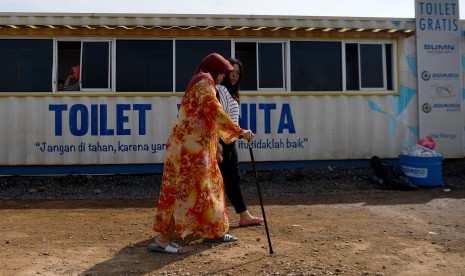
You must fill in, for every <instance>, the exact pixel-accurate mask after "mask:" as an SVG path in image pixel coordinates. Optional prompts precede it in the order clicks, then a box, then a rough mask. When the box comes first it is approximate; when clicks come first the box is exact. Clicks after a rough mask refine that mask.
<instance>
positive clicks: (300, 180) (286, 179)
mask: <svg viewBox="0 0 465 276" xmlns="http://www.w3.org/2000/svg"><path fill="white" fill-rule="evenodd" d="M442 174H443V185H444V186H443V187H437V188H439V189H442V188H448V189H455V190H465V159H450V160H445V161H444V162H443V168H442ZM258 178H259V183H260V187H261V191H262V194H265V195H266V194H270V195H280V194H306V195H318V194H320V195H321V194H323V195H324V194H355V193H368V192H376V191H380V190H381V188H380V185H379V184H378V183H377V182H376V181H374V180H373V170H372V169H371V167H312V168H298V169H274V170H264V171H259V172H258ZM241 181H242V185H241V186H242V189H243V193H244V195H245V196H248V195H251V196H253V195H257V187H256V181H255V174H254V172H253V171H247V172H245V173H244V174H243V175H242V180H241ZM160 182H161V174H150V175H70V176H22V177H21V176H4V177H1V178H0V200H99V199H105V200H106V199H150V198H153V199H155V198H157V197H158V192H159V188H160Z"/></svg>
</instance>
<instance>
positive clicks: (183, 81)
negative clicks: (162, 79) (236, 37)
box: [176, 40, 231, 92]
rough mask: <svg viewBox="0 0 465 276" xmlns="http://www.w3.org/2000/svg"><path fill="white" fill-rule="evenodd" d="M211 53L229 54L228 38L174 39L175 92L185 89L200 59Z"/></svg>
mask: <svg viewBox="0 0 465 276" xmlns="http://www.w3.org/2000/svg"><path fill="white" fill-rule="evenodd" d="M211 53H217V54H220V55H222V56H223V57H224V58H228V57H230V56H231V41H229V40H176V92H183V91H185V90H186V88H187V85H188V84H189V81H190V80H191V78H192V75H193V74H194V72H195V70H196V69H197V67H198V66H199V64H200V61H202V59H203V58H204V57H206V56H207V55H209V54H211Z"/></svg>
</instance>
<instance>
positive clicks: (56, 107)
mask: <svg viewBox="0 0 465 276" xmlns="http://www.w3.org/2000/svg"><path fill="white" fill-rule="evenodd" d="M48 110H50V111H55V136H61V135H63V115H62V114H63V111H65V110H68V107H67V106H66V104H51V105H49V106H48Z"/></svg>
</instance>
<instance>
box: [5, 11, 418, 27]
mask: <svg viewBox="0 0 465 276" xmlns="http://www.w3.org/2000/svg"><path fill="white" fill-rule="evenodd" d="M1 25H3V26H203V27H204V26H212V27H250V28H257V27H263V28H296V29H299V28H300V29H306V28H334V29H342V28H344V29H352V30H356V29H359V30H363V29H369V30H401V31H412V30H414V29H415V22H414V20H413V19H406V18H401V19H400V18H399V19H396V18H390V19H388V18H369V17H367V18H365V17H352V18H351V17H344V18H343V17H310V16H265V15H199V14H131V15H127V14H94V13H90V14H85V13H73V14H50V13H47V14H45V13H0V26H1Z"/></svg>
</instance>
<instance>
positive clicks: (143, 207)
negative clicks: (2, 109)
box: [0, 188, 465, 275]
mask: <svg viewBox="0 0 465 276" xmlns="http://www.w3.org/2000/svg"><path fill="white" fill-rule="evenodd" d="M263 200H264V203H265V212H266V217H267V221H268V228H269V232H270V236H271V242H272V249H273V251H274V252H273V254H270V249H269V246H268V241H267V236H266V231H265V227H264V226H263V225H262V226H254V227H246V228H242V227H241V228H240V227H238V226H237V225H238V217H237V215H235V214H234V213H233V209H232V208H231V207H230V206H229V207H228V210H229V213H230V219H231V231H230V232H231V233H232V234H234V235H237V236H238V237H239V239H240V240H239V241H238V242H236V243H229V244H219V245H207V244H204V243H201V242H200V240H190V241H189V242H190V245H189V248H190V250H191V251H190V253H188V254H185V255H169V254H163V253H155V252H150V251H148V250H147V245H148V243H150V242H152V241H153V238H154V233H153V232H152V230H151V228H152V221H153V216H154V209H155V201H154V200H119V201H115V200H101V201H82V200H74V201H73V200H71V201H50V200H48V201H0V230H1V238H0V267H1V270H0V274H1V275H465V262H464V257H465V256H464V255H465V191H454V190H452V191H444V190H443V189H440V188H437V189H426V190H419V191H409V192H405V191H404V192H399V191H372V192H370V193H367V194H356V195H353V194H352V195H325V196H322V195H319V196H318V195H315V196H295V195H286V196H279V197H272V196H269V195H264V197H263ZM247 201H248V202H249V209H251V211H252V212H253V213H254V214H260V213H261V209H260V205H259V201H258V199H256V198H247Z"/></svg>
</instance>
